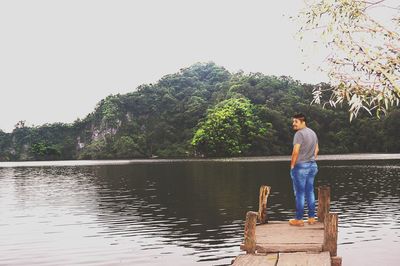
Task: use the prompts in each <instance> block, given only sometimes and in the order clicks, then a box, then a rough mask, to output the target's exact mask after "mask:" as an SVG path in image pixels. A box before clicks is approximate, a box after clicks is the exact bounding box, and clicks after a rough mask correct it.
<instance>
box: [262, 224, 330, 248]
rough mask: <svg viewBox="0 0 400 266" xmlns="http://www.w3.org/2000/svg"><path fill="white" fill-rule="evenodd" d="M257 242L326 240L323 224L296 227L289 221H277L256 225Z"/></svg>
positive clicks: (308, 242) (321, 241) (319, 242)
mask: <svg viewBox="0 0 400 266" xmlns="http://www.w3.org/2000/svg"><path fill="white" fill-rule="evenodd" d="M256 242H257V244H263V243H268V244H272V243H280V244H283V243H292V244H300V243H304V244H322V243H323V242H324V230H323V224H321V223H316V224H314V225H309V226H302V227H295V226H291V225H289V224H288V223H287V222H275V223H271V224H265V225H259V226H256Z"/></svg>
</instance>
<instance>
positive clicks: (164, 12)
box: [0, 0, 327, 132]
mask: <svg viewBox="0 0 400 266" xmlns="http://www.w3.org/2000/svg"><path fill="white" fill-rule="evenodd" d="M301 2H302V1H299V0H280V1H268V0H243V1H235V0H201V1H200V0H198V1H191V0H159V1H154V0H143V1H135V0H131V1H117V0H113V1H101V0H92V1H85V0H79V1H76V0H68V1H56V0H49V1H42V0H35V1H29V0H28V1H20V0H10V1H6V0H4V1H1V2H0V34H1V41H0V73H1V74H0V75H1V77H0V92H1V94H0V114H1V117H0V129H2V130H4V131H6V132H10V131H11V130H12V129H13V128H14V125H15V124H16V123H17V121H19V120H26V121H27V124H28V125H32V124H34V125H40V124H43V123H46V122H50V123H52V122H66V123H69V122H73V121H74V120H75V119H76V118H78V117H79V118H83V117H85V116H86V115H87V114H88V113H89V112H91V111H92V110H93V109H94V107H95V105H96V103H97V102H98V101H99V100H101V99H102V98H104V97H106V96H107V95H109V94H116V93H126V92H129V91H133V90H134V89H135V88H136V87H137V86H138V85H140V84H143V83H155V82H157V80H158V79H160V78H161V77H162V76H163V75H166V74H171V73H175V72H177V71H179V69H180V68H183V67H188V66H190V65H191V64H194V63H196V62H207V61H214V62H215V63H216V64H218V65H221V66H224V67H226V68H227V69H228V70H230V71H237V70H239V69H242V70H243V71H245V72H262V73H264V74H267V75H278V76H279V75H289V76H292V77H293V78H294V79H299V80H301V81H303V82H310V83H318V82H320V81H327V78H326V76H325V75H324V74H323V73H320V72H317V71H316V70H313V69H308V70H307V71H304V65H303V64H302V62H303V61H304V56H303V55H302V54H301V52H300V48H299V43H298V41H297V40H296V39H295V38H294V37H293V34H294V33H295V31H296V27H297V26H296V25H294V23H293V22H291V21H290V20H289V16H290V15H293V14H294V15H295V14H296V13H297V11H298V10H299V5H300V3H301ZM307 60H308V61H307ZM318 60H320V58H318V57H315V58H314V59H311V58H306V62H311V61H313V62H314V63H315V62H318Z"/></svg>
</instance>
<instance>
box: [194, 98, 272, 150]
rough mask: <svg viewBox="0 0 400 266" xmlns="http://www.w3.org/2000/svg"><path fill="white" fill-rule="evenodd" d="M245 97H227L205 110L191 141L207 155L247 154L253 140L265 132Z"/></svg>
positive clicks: (253, 107)
mask: <svg viewBox="0 0 400 266" xmlns="http://www.w3.org/2000/svg"><path fill="white" fill-rule="evenodd" d="M254 111H255V106H254V105H252V104H251V102H250V101H249V100H248V99H246V98H230V99H227V100H224V101H222V102H220V103H219V104H217V105H216V106H215V107H214V108H212V109H210V110H209V111H208V114H207V117H206V119H205V120H204V121H201V122H200V123H199V125H198V129H197V131H196V132H195V134H194V137H193V139H192V142H191V144H192V145H193V146H194V147H195V150H196V151H197V152H199V153H201V154H204V155H206V156H237V155H242V154H244V153H246V152H247V151H248V150H249V149H250V148H251V145H252V143H253V141H254V140H256V139H257V138H258V137H262V136H264V135H266V133H267V126H266V125H263V123H262V122H261V121H260V120H259V119H258V118H257V117H256V116H255V114H254Z"/></svg>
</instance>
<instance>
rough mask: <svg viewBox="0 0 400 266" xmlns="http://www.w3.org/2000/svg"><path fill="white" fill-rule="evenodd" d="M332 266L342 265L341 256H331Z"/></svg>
mask: <svg viewBox="0 0 400 266" xmlns="http://www.w3.org/2000/svg"><path fill="white" fill-rule="evenodd" d="M331 265H332V266H342V257H331Z"/></svg>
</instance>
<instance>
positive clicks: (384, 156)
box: [0, 153, 400, 168]
mask: <svg viewBox="0 0 400 266" xmlns="http://www.w3.org/2000/svg"><path fill="white" fill-rule="evenodd" d="M290 158H291V157H290V156H289V155H279V156H254V157H229V158H180V159H167V158H165V159H121V160H118V159H117V160H60V161H13V162H0V168H8V167H36V166H96V165H126V164H135V163H172V162H284V161H290ZM355 160H400V153H352V154H329V155H318V159H317V161H355Z"/></svg>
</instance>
